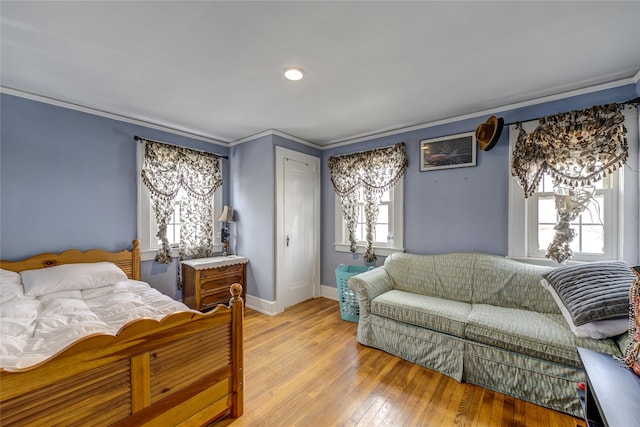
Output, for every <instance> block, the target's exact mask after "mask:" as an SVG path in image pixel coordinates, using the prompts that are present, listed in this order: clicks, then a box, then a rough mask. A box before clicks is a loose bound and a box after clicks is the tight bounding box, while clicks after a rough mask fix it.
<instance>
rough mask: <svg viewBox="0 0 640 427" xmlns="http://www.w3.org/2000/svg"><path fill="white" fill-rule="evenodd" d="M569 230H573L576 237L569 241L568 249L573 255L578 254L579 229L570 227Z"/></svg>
mask: <svg viewBox="0 0 640 427" xmlns="http://www.w3.org/2000/svg"><path fill="white" fill-rule="evenodd" d="M571 228H572V229H574V230H575V232H576V235H575V237H574V238H573V240H572V241H571V243H570V244H569V247H570V248H571V250H572V251H573V252H574V253H578V252H580V227H571Z"/></svg>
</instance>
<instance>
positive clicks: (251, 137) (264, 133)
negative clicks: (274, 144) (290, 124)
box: [229, 129, 323, 150]
mask: <svg viewBox="0 0 640 427" xmlns="http://www.w3.org/2000/svg"><path fill="white" fill-rule="evenodd" d="M268 135H276V136H279V137H282V138H286V139H288V140H290V141H294V142H297V143H299V144H303V145H306V146H309V147H312V148H315V149H316V150H322V149H323V147H322V146H321V145H318V144H314V143H313V142H309V141H306V140H304V139H302V138H298V137H297V136H293V135H289V134H287V133H284V132H280V131H279V130H275V129H268V130H265V131H262V132H260V133H256V134H253V135H249V136H246V137H244V138H241V139H238V140H235V141H233V142H231V143H230V144H229V147H233V146H236V145H240V144H242V143H245V142H249V141H253V140H254V139H258V138H262V137H263V136H268Z"/></svg>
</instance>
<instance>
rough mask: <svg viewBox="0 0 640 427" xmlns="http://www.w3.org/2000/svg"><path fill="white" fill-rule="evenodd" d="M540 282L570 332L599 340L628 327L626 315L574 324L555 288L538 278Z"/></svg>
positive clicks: (621, 331) (612, 335) (618, 333)
mask: <svg viewBox="0 0 640 427" xmlns="http://www.w3.org/2000/svg"><path fill="white" fill-rule="evenodd" d="M540 283H541V284H542V287H543V288H545V289H546V290H547V291H549V293H550V294H551V296H552V297H553V299H554V300H555V302H556V304H558V307H560V311H561V312H562V315H563V316H564V319H565V320H566V321H567V324H568V325H569V328H571V332H573V334H574V335H575V336H577V337H578V338H592V339H594V340H601V339H603V338H609V337H615V336H618V335H620V334H622V333H624V332H626V331H627V329H629V320H628V319H627V318H626V317H620V318H618V319H607V320H596V321H595V322H590V323H585V324H584V325H580V326H576V325H575V323H573V319H572V318H571V314H570V313H569V310H567V307H565V306H564V304H562V300H561V299H560V297H559V296H558V294H557V293H556V291H555V289H553V288H552V287H551V285H550V284H549V282H547V281H546V280H545V279H542V280H540Z"/></svg>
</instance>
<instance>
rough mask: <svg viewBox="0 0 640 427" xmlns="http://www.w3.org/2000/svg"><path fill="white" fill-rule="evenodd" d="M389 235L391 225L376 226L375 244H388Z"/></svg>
mask: <svg viewBox="0 0 640 427" xmlns="http://www.w3.org/2000/svg"><path fill="white" fill-rule="evenodd" d="M387 234H389V224H380V223H378V224H377V225H376V235H375V240H374V241H375V242H380V243H387Z"/></svg>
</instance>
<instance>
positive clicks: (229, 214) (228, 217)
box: [218, 206, 233, 222]
mask: <svg viewBox="0 0 640 427" xmlns="http://www.w3.org/2000/svg"><path fill="white" fill-rule="evenodd" d="M218 221H221V222H233V209H231V208H230V207H229V206H225V207H224V208H223V209H222V215H220V218H218Z"/></svg>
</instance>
